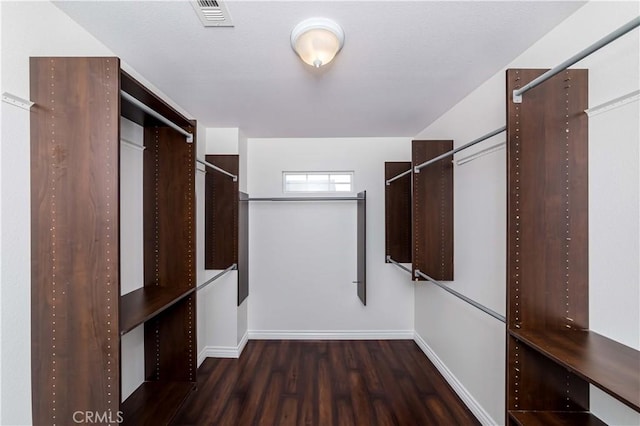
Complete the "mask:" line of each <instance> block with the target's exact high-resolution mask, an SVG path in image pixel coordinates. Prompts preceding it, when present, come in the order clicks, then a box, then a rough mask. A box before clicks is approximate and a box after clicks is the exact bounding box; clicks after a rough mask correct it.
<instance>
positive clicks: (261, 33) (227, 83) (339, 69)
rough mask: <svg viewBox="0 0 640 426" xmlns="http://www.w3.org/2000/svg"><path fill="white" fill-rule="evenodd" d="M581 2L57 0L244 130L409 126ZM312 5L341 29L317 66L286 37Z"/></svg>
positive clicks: (200, 112)
mask: <svg viewBox="0 0 640 426" xmlns="http://www.w3.org/2000/svg"><path fill="white" fill-rule="evenodd" d="M583 4H584V3H583V2H575V1H565V2H547V1H499V2H485V1H476V2H474V1H467V2H458V1H408V2H405V1H393V0H387V1H349V2H346V1H326V0H325V1H300V0H298V1H265V0H263V1H239V0H235V1H232V0H228V1H227V2H226V5H227V8H228V9H229V12H230V15H231V17H232V19H233V23H234V24H235V27H233V28H204V27H203V26H202V24H201V23H200V20H199V19H198V17H197V15H196V13H195V11H194V10H193V8H192V6H191V5H190V4H189V3H188V2H187V1H162V2H150V1H105V2H102V1H59V2H56V5H57V6H58V7H59V8H60V9H62V10H63V11H64V12H65V13H67V14H68V15H69V16H70V17H71V18H72V19H74V20H75V21H76V22H78V23H79V24H80V25H82V26H83V27H85V28H86V29H87V30H88V31H89V32H91V33H92V34H93V35H94V36H96V37H97V38H98V39H99V40H101V41H102V42H103V43H104V44H105V45H106V46H108V47H109V48H110V49H111V50H113V51H114V52H115V54H116V55H118V56H119V57H120V58H122V59H123V60H124V61H125V62H127V63H128V64H129V65H130V66H132V67H133V68H134V69H135V70H136V71H137V72H139V73H140V74H141V75H143V76H144V77H145V78H146V79H147V80H149V81H150V82H152V83H153V84H154V85H156V86H157V87H158V88H159V89H160V90H162V91H163V92H164V93H166V94H167V95H168V96H170V97H171V98H172V99H173V100H174V101H175V102H177V103H178V104H179V105H180V106H181V107H183V108H184V109H185V110H187V111H189V112H190V113H191V114H193V118H195V119H197V120H198V121H199V122H201V123H202V124H204V125H205V126H206V127H239V128H240V129H242V131H243V132H244V133H245V134H246V135H247V136H249V137H349V136H413V135H415V134H417V133H419V132H420V131H421V130H422V129H424V128H425V127H427V126H428V125H429V124H430V123H431V122H433V121H434V120H435V119H436V118H438V117H439V116H440V115H442V114H443V113H444V112H446V111H447V110H448V109H449V108H451V107H452V106H453V105H455V104H456V103H457V102H458V101H459V100H460V99H461V98H463V97H464V96H465V95H466V94H468V93H469V92H470V91H472V90H473V89H474V88H475V87H477V86H478V85H479V84H480V83H482V82H483V81H485V80H486V79H488V78H489V77H490V76H492V75H493V74H495V73H496V72H497V71H498V70H500V69H501V68H502V67H504V66H505V65H506V64H507V63H509V62H510V61H511V60H512V59H514V58H515V57H516V56H517V55H518V54H520V53H521V52H523V51H524V50H525V49H526V48H527V47H529V46H530V45H531V44H533V43H534V42H535V41H536V40H538V39H539V38H540V37H541V36H542V35H544V34H545V33H546V32H548V31H549V30H550V29H552V28H553V27H554V26H556V25H557V24H559V23H560V22H561V21H562V20H563V19H565V18H566V17H567V16H569V15H570V14H571V13H573V12H574V11H575V10H576V9H578V8H579V7H580V6H582V5H583ZM314 16H322V17H328V18H332V19H334V20H335V21H337V22H338V23H339V24H340V25H341V26H342V27H343V28H344V31H345V45H344V48H343V49H342V51H341V52H340V53H339V54H338V56H337V57H336V59H335V60H334V61H333V62H332V63H330V64H329V65H328V66H326V67H324V68H322V69H320V70H316V69H313V68H311V67H309V66H308V65H305V64H304V63H302V61H300V60H299V59H298V57H297V56H296V55H295V53H294V52H293V51H292V50H291V47H290V43H289V35H290V32H291V29H292V28H293V27H294V26H295V25H296V24H297V23H298V22H300V21H302V20H303V19H306V18H309V17H314ZM531 65H532V67H535V66H536V64H531Z"/></svg>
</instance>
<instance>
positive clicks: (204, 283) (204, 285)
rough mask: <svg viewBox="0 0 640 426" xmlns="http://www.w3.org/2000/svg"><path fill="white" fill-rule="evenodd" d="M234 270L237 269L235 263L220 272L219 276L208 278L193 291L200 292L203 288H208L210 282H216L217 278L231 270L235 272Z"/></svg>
mask: <svg viewBox="0 0 640 426" xmlns="http://www.w3.org/2000/svg"><path fill="white" fill-rule="evenodd" d="M236 269H238V265H237V264H236V263H234V264H233V265H231V266H229V267H228V268H227V269H225V270H224V271H222V272H220V273H219V274H217V275H215V276H213V277H212V278H209V279H208V280H207V281H205V282H203V283H202V284H200V285H199V286H198V287H196V288H194V289H193V291H198V290H202V289H203V288H205V287H206V286H208V285H209V284H211V283H212V282H214V281H215V280H217V279H218V278H220V277H221V276H223V275H224V274H226V273H227V272H229V271H233V270H236Z"/></svg>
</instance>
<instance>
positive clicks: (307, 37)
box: [291, 18, 344, 68]
mask: <svg viewBox="0 0 640 426" xmlns="http://www.w3.org/2000/svg"><path fill="white" fill-rule="evenodd" d="M343 44H344V31H343V30H342V28H341V27H340V25H338V24H337V23H335V22H334V21H332V20H330V19H327V18H310V19H305V20H304V21H302V22H300V23H299V24H298V25H296V26H295V27H294V28H293V30H292V31H291V47H292V48H293V50H294V51H295V52H296V53H297V54H298V56H300V59H302V60H303V61H304V62H305V63H307V64H309V65H311V66H314V67H316V68H320V67H321V66H323V65H326V64H328V63H329V62H331V60H332V59H333V58H334V57H335V56H336V54H337V53H338V52H339V51H340V49H342V45H343Z"/></svg>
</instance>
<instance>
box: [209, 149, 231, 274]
mask: <svg viewBox="0 0 640 426" xmlns="http://www.w3.org/2000/svg"><path fill="white" fill-rule="evenodd" d="M205 159H206V160H207V162H209V163H211V164H213V165H214V166H217V167H220V168H221V169H224V170H226V171H228V172H229V173H233V174H234V175H238V171H239V157H238V156H237V155H207V156H206V157H205ZM206 171H207V174H206V176H205V225H204V228H205V268H206V269H227V268H228V267H229V266H231V265H233V264H234V263H238V185H239V182H237V181H236V182H234V181H233V179H231V178H230V177H229V176H226V175H224V174H222V173H220V172H218V171H216V170H214V169H212V168H210V167H207V168H206Z"/></svg>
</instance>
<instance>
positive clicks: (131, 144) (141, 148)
mask: <svg viewBox="0 0 640 426" xmlns="http://www.w3.org/2000/svg"><path fill="white" fill-rule="evenodd" d="M120 143H121V144H123V145H126V146H128V147H130V148H133V149H135V150H138V151H144V150H145V149H146V147H145V146H143V145H138V144H137V143H135V142H132V141H130V140H129V139H125V138H122V137H121V138H120Z"/></svg>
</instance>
